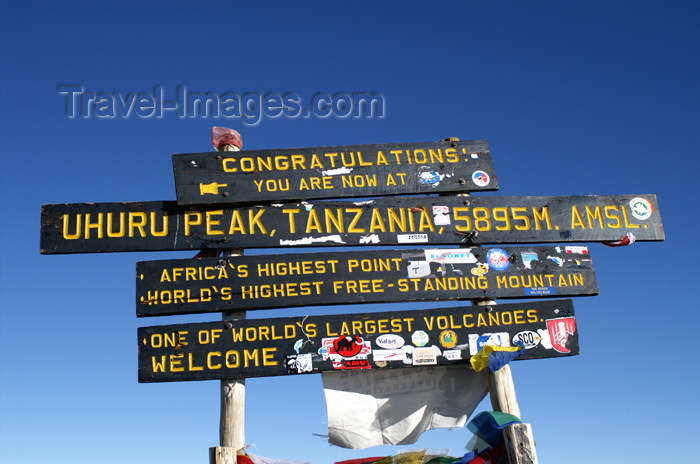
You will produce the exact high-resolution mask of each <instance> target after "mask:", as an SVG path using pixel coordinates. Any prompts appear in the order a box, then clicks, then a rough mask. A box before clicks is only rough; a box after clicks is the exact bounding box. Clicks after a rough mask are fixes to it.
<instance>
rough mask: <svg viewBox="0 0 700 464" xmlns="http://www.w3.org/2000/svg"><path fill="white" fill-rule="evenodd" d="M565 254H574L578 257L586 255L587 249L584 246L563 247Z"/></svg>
mask: <svg viewBox="0 0 700 464" xmlns="http://www.w3.org/2000/svg"><path fill="white" fill-rule="evenodd" d="M564 249H565V250H566V252H567V253H576V254H578V255H587V254H588V247H585V246H568V247H564Z"/></svg>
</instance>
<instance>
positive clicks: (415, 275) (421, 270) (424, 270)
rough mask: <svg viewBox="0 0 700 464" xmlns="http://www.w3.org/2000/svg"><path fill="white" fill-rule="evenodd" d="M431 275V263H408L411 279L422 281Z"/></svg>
mask: <svg viewBox="0 0 700 464" xmlns="http://www.w3.org/2000/svg"><path fill="white" fill-rule="evenodd" d="M428 275H430V263H429V262H427V261H409V262H408V277H409V278H411V279H420V278H421V277H425V276H428Z"/></svg>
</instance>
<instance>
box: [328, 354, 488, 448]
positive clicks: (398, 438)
mask: <svg viewBox="0 0 700 464" xmlns="http://www.w3.org/2000/svg"><path fill="white" fill-rule="evenodd" d="M322 376H323V388H324V393H325V395H326V406H327V408H328V441H329V442H330V443H332V444H334V445H338V446H342V447H343V448H352V449H361V448H368V447H370V446H377V445H404V444H410V443H415V442H416V440H417V439H418V437H419V436H420V435H421V434H422V433H423V432H424V431H426V430H430V429H437V428H452V427H464V425H465V424H466V422H467V419H468V418H469V415H470V414H471V413H472V412H473V411H474V409H476V407H477V406H478V405H479V403H480V402H481V400H482V399H483V398H484V397H485V396H486V392H487V390H488V385H487V380H486V372H485V371H482V372H474V371H473V370H471V369H469V368H468V367H466V366H464V365H460V366H435V367H426V368H408V369H384V370H379V369H371V370H358V371H339V372H324V373H323V374H322Z"/></svg>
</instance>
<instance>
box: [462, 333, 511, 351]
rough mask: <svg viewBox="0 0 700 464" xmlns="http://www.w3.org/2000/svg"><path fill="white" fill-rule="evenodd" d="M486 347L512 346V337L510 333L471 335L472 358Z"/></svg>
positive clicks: (470, 348) (470, 349)
mask: <svg viewBox="0 0 700 464" xmlns="http://www.w3.org/2000/svg"><path fill="white" fill-rule="evenodd" d="M484 345H495V346H510V336H509V335H508V332H496V333H485V334H481V335H479V334H469V352H470V353H471V355H472V356H474V355H475V354H476V353H478V352H479V350H480V349H481V348H483V347H484Z"/></svg>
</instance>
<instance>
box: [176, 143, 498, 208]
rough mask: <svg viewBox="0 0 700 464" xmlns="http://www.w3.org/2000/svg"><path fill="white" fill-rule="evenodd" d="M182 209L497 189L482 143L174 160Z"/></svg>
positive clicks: (184, 156)
mask: <svg viewBox="0 0 700 464" xmlns="http://www.w3.org/2000/svg"><path fill="white" fill-rule="evenodd" d="M173 168H174V171H175V186H176V190H177V202H178V204H180V205H202V204H246V203H247V204H250V203H255V204H259V203H266V202H268V203H269V202H275V201H298V200H318V199H321V198H349V197H373V196H380V195H406V194H411V193H444V192H470V191H476V190H498V181H497V179H496V173H495V172H494V168H493V163H492V161H491V155H490V153H489V148H488V143H487V142H486V140H472V141H464V142H427V143H398V144H377V145H346V146H335V147H314V148H292V149H281V150H251V151H240V152H222V153H216V152H214V153H193V154H182V155H173Z"/></svg>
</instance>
